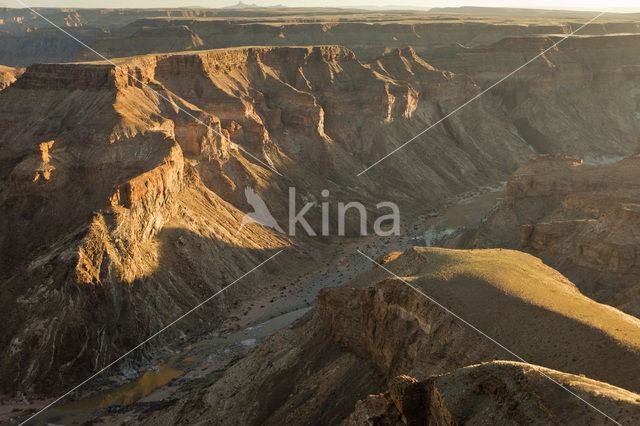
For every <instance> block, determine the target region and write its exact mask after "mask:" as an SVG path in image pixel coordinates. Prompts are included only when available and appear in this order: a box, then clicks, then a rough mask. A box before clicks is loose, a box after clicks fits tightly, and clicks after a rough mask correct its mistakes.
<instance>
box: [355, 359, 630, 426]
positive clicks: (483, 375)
mask: <svg viewBox="0 0 640 426" xmlns="http://www.w3.org/2000/svg"><path fill="white" fill-rule="evenodd" d="M549 377H551V378H552V379H553V380H555V381H556V382H558V383H560V384H562V385H563V386H565V387H567V388H570V389H571V390H572V391H573V392H576V393H578V394H579V395H580V396H581V397H583V398H585V399H587V400H588V401H589V402H590V403H592V404H594V405H595V406H597V407H599V409H601V410H602V411H604V412H605V413H606V414H607V415H609V416H611V417H612V418H614V419H616V420H617V421H620V422H621V423H622V424H635V423H637V422H638V421H639V420H640V404H638V400H639V399H640V398H639V396H638V394H637V393H633V392H629V391H626V390H624V389H621V388H616V387H615V386H611V385H607V384H606V383H602V382H598V381H595V380H591V379H588V378H585V377H584V376H576V375H573V374H566V373H561V372H559V371H556V370H551V369H548V368H544V367H539V366H532V365H529V364H523V363H517V362H507V361H492V362H489V363H485V364H481V365H474V366H470V367H465V368H462V369H459V370H455V371H453V372H451V373H447V374H443V375H441V376H434V377H430V378H429V379H427V380H424V381H418V380H416V379H414V378H412V377H409V376H398V377H397V378H395V379H394V380H393V381H392V382H391V385H390V388H389V391H387V392H385V393H383V394H379V395H370V396H368V397H367V398H366V399H365V400H362V401H359V402H358V403H357V405H356V408H355V410H354V412H353V413H352V414H351V415H350V416H349V418H348V419H347V420H346V421H345V422H344V424H345V425H354V426H355V425H363V424H384V425H424V424H429V425H440V424H533V423H536V424H538V423H539V424H562V423H565V420H564V419H565V418H566V416H567V414H568V413H569V412H570V413H571V414H570V417H571V421H572V422H575V423H579V424H608V422H607V421H606V419H605V417H603V416H601V415H600V414H599V413H597V412H596V411H595V410H591V409H588V408H587V407H586V405H585V406H584V408H585V409H580V407H578V405H579V404H582V402H581V401H579V400H578V399H577V398H576V397H575V396H573V395H571V394H570V393H568V392H566V391H565V390H563V389H561V388H560V387H559V386H558V384H556V383H553V382H552V381H551V380H549Z"/></svg>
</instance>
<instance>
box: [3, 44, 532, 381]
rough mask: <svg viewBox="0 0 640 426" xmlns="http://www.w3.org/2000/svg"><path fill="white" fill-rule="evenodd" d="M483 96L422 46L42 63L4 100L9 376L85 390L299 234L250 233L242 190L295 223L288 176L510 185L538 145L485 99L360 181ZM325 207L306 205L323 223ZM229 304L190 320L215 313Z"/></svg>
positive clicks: (408, 196)
mask: <svg viewBox="0 0 640 426" xmlns="http://www.w3.org/2000/svg"><path fill="white" fill-rule="evenodd" d="M131 76H135V78H133V77H131ZM150 88H153V90H151V89H150ZM477 90H478V88H477V86H475V85H474V83H473V82H472V81H471V80H469V79H468V78H465V77H459V76H455V75H452V74H450V73H446V72H443V71H439V70H436V69H434V68H433V67H431V66H430V65H428V64H427V63H426V62H424V61H423V60H421V59H420V58H419V57H418V56H417V55H416V54H415V52H413V51H412V50H411V49H406V50H402V51H394V52H390V53H389V54H388V55H385V56H384V57H381V58H380V60H379V62H378V65H377V70H374V69H372V67H369V66H365V65H363V64H361V63H360V62H359V61H358V60H357V59H356V58H355V55H354V54H353V52H351V51H349V50H348V49H345V48H343V47H338V46H319V47H305V48H247V49H230V50H216V51H207V52H201V53H197V54H178V55H149V56H142V57H135V58H129V59H123V60H119V61H118V67H114V66H113V65H111V64H104V63H88V64H40V65H33V66H31V67H29V68H28V69H27V71H26V72H25V74H24V75H23V76H22V77H21V78H20V79H19V80H17V81H16V82H15V83H14V84H12V85H11V86H10V87H8V88H7V89H5V90H3V91H2V93H1V94H0V130H1V131H0V134H1V136H0V182H1V184H0V200H2V203H0V205H1V207H0V217H2V221H1V222H0V253H1V255H0V259H1V262H2V263H1V274H0V276H1V279H2V281H3V284H2V285H3V288H4V289H6V291H7V295H8V296H7V297H4V298H3V300H2V309H1V311H2V313H1V314H0V320H1V321H3V323H5V324H6V325H7V332H6V333H3V336H2V345H0V346H1V347H2V348H5V349H4V350H3V351H2V353H1V354H0V357H1V359H2V360H3V363H2V365H4V366H5V367H4V369H3V370H2V371H0V377H1V378H2V380H3V381H4V382H5V383H7V386H10V387H11V388H14V387H15V388H21V389H25V390H31V389H32V386H33V385H35V384H38V385H39V387H38V388H37V389H35V390H47V391H50V390H51V389H53V388H55V387H57V386H60V387H62V386H65V385H66V384H67V383H73V382H77V378H79V377H84V376H86V373H87V372H88V371H92V370H94V369H96V368H97V367H99V366H100V365H104V364H105V363H106V362H107V361H108V360H111V359H113V358H114V356H115V355H117V354H120V353H122V352H124V351H125V350H126V349H128V348H129V347H130V346H131V344H132V343H133V342H137V341H139V340H140V339H141V338H143V337H145V336H148V335H150V334H152V332H153V331H154V330H157V329H159V328H161V326H162V324H165V323H166V322H167V320H169V319H171V318H175V317H176V316H178V314H180V313H182V312H184V311H186V310H187V309H188V308H190V307H191V306H194V305H195V304H197V302H198V301H200V300H202V299H204V298H206V296H208V295H210V294H213V293H215V292H216V291H217V290H218V289H219V288H220V287H221V286H222V285H226V284H228V282H229V281H232V279H231V278H232V277H236V276H239V275H241V274H242V273H241V271H245V270H249V269H251V268H252V267H253V266H255V265H256V264H257V263H259V261H260V260H262V259H264V258H266V257H268V255H270V254H271V253H273V252H274V251H275V250H276V249H277V248H281V247H284V246H289V245H291V244H293V242H292V241H291V240H290V239H289V238H287V237H285V236H283V235H281V234H278V233H275V232H272V231H271V230H268V229H267V228H264V227H261V226H259V225H250V229H249V231H250V232H246V233H245V232H242V233H238V228H239V221H240V220H241V219H242V217H243V215H244V213H243V212H246V211H250V207H249V206H248V204H247V202H246V200H245V195H244V190H245V188H246V187H251V188H253V189H254V191H255V192H256V193H258V194H259V195H260V196H262V197H263V199H264V200H265V201H266V202H267V204H268V205H269V206H270V207H271V208H272V213H273V214H274V217H275V218H276V220H278V221H280V223H281V225H282V224H284V223H285V221H286V219H285V218H286V215H287V204H286V200H287V199H288V186H290V185H291V184H292V182H294V183H295V186H296V187H297V190H298V198H299V200H298V201H299V202H300V203H301V204H302V201H303V200H309V199H312V200H313V199H317V197H318V194H319V193H320V191H321V190H322V189H324V188H326V187H327V185H328V184H327V181H328V180H329V181H330V182H332V185H333V186H332V187H331V193H332V197H335V198H332V200H336V199H338V200H345V199H346V200H347V201H353V200H354V195H353V194H354V193H357V197H355V198H356V199H360V200H362V201H364V202H371V203H373V205H375V202H379V201H380V199H381V197H383V199H386V198H387V197H386V196H384V194H385V191H387V192H388V191H390V190H391V188H395V187H396V185H399V187H401V188H403V189H402V190H396V191H395V194H396V199H395V201H398V202H400V203H402V202H405V203H407V205H410V204H409V201H411V202H412V203H415V200H416V191H419V198H422V199H428V200H431V201H430V202H431V203H434V204H435V203H437V202H438V199H441V198H444V197H446V196H448V195H449V194H451V193H452V192H457V191H460V190H463V189H466V188H468V187H471V186H473V185H475V184H476V183H477V182H485V181H490V180H495V179H499V178H501V177H502V176H504V175H505V174H506V173H507V172H508V171H509V170H511V169H513V168H515V166H516V165H517V164H519V163H521V162H522V161H524V160H525V159H526V158H528V152H527V150H526V148H525V147H523V146H522V144H521V143H520V142H519V141H517V139H515V138H514V137H513V136H512V135H511V134H510V133H509V132H508V130H504V129H503V127H502V126H501V125H500V122H499V119H497V118H494V117H493V116H492V115H491V113H490V112H491V110H490V109H487V110H485V107H484V106H483V105H482V104H476V105H475V106H473V107H470V108H469V109H468V110H466V111H465V112H464V113H462V114H461V115H460V116H459V117H458V118H457V120H456V122H455V123H453V124H452V126H451V127H448V128H447V129H440V130H435V129H434V130H435V131H434V132H432V134H430V135H429V136H428V137H426V138H425V141H426V142H429V143H431V144H433V145H434V146H437V147H439V148H438V149H437V150H434V151H433V152H432V153H431V154H429V155H428V156H424V155H417V154H416V153H418V152H422V149H423V148H422V147H419V146H417V147H414V148H412V149H407V150H406V151H405V150H403V151H402V152H401V153H399V154H398V157H397V158H396V159H394V161H393V162H389V163H388V164H386V165H381V166H380V168H379V169H378V170H376V171H375V172H373V173H371V174H370V175H369V176H366V177H363V178H358V177H356V173H357V172H358V171H359V170H361V169H362V164H369V163H371V162H373V161H374V160H377V159H378V158H379V157H380V156H381V155H383V153H386V151H387V149H389V140H394V141H396V143H397V144H399V143H401V142H403V141H404V140H406V139H408V138H409V137H410V136H412V135H414V134H415V133H417V132H418V131H419V130H421V129H422V128H423V126H424V123H425V122H433V121H435V120H437V119H438V118H439V117H441V115H442V113H443V110H446V109H447V108H450V107H451V106H452V105H457V104H458V103H459V102H460V101H462V100H463V99H466V98H467V97H468V96H470V95H472V94H473V93H476V92H477ZM178 106H179V107H180V108H178ZM346 117H349V119H345V118H346ZM202 123H205V124H207V126H204V125H202ZM478 123H481V124H478ZM472 129H473V132H472ZM452 132H453V133H452ZM456 135H457V136H456ZM463 135H466V137H464V138H460V137H461V136H463ZM498 151H499V152H503V153H504V152H507V153H508V154H506V155H504V154H503V155H500V156H496V155H493V154H492V152H498ZM247 152H249V153H251V155H249V154H247ZM256 158H257V159H256ZM309 164H314V165H315V167H313V168H310V167H309ZM267 166H269V167H271V168H277V169H278V170H280V171H281V172H282V174H283V175H284V176H285V177H283V178H280V177H279V176H278V175H276V174H275V173H274V172H273V171H272V170H271V169H270V168H269V167H267ZM454 170H465V173H464V174H457V173H453V171H454ZM381 176H385V179H384V180H380V177H381ZM427 183H428V185H427ZM334 187H335V188H334ZM353 188H358V191H353ZM385 188H386V189H385ZM314 197H315V198H314ZM421 204H422V206H421V207H424V204H423V203H421ZM318 213H319V212H318V211H314V212H312V213H311V214H310V218H311V220H312V223H313V224H314V225H315V224H317V222H318V216H319V214H318ZM314 217H315V219H314ZM316 229H318V227H317V226H316ZM296 243H298V244H300V243H301V240H298V241H297V242H296ZM301 258H306V257H305V255H304V254H300V255H299V256H298V255H296V256H289V257H287V259H284V261H283V262H279V261H277V262H276V263H275V265H276V266H274V268H275V269H276V270H277V268H278V267H279V266H277V265H280V264H281V263H282V264H289V263H290V262H292V264H294V265H299V264H300V259H301ZM238 291H240V290H238ZM240 293H242V291H240ZM242 294H243V297H245V296H246V297H247V298H251V297H255V296H250V295H248V294H244V293H242ZM238 297H240V296H238ZM225 303H226V302H224V299H221V302H220V303H219V304H217V305H213V306H211V307H210V308H209V309H208V310H206V309H205V310H203V311H202V313H200V314H199V315H194V317H193V318H192V319H190V320H189V321H186V322H185V324H184V326H183V327H184V328H183V329H184V330H199V329H201V327H202V326H201V325H200V324H201V321H203V320H204V319H205V318H209V319H210V318H214V322H216V321H217V318H219V316H220V315H223V314H225V313H227V312H228V309H229V307H228V305H226V304H225ZM96 307H98V308H97V309H96ZM52 312H56V314H55V315H53V314H52ZM176 333H178V331H177V330H176ZM167 338H171V335H167ZM158 343H159V344H161V343H162V341H159V342H158ZM33 353H37V354H39V355H37V356H32V354H33ZM26 354H29V355H28V356H27V355H26ZM16 365H17V366H19V367H20V368H19V371H20V372H21V376H19V377H18V376H16V374H15V371H16V370H15V366H16ZM12 366H13V367H12Z"/></svg>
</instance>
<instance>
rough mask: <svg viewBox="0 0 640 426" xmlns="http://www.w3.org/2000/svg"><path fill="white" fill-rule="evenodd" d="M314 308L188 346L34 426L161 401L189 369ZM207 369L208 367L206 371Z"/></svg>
mask: <svg viewBox="0 0 640 426" xmlns="http://www.w3.org/2000/svg"><path fill="white" fill-rule="evenodd" d="M309 309H310V308H303V309H298V310H296V311H292V312H288V313H286V314H283V315H279V316H277V317H275V318H272V319H270V320H268V321H265V322H263V323H261V324H257V325H255V326H252V327H248V328H246V329H244V330H239V331H236V332H234V333H230V334H227V335H222V336H217V337H213V338H210V339H204V340H201V341H199V342H198V343H196V344H194V345H193V346H188V347H187V348H185V350H184V351H183V352H181V353H179V354H176V355H174V356H172V357H171V358H170V359H168V360H166V361H165V362H163V363H159V364H157V365H155V366H154V367H153V368H152V369H150V370H148V371H145V372H144V373H142V374H141V375H140V376H139V377H138V378H136V379H135V380H133V381H131V382H129V383H125V384H123V385H121V386H118V387H115V388H114V389H110V390H108V391H105V392H101V393H99V394H97V395H95V396H92V397H89V398H85V399H81V400H78V401H74V402H71V403H68V404H65V405H62V406H60V407H54V408H51V409H49V410H47V411H45V412H44V413H42V414H41V415H39V416H38V417H36V418H35V419H34V420H33V422H32V423H31V424H34V425H52V424H53V425H80V424H83V423H85V422H87V421H89V420H91V419H93V418H95V415H94V410H95V409H97V408H104V407H109V406H113V405H122V406H124V405H130V404H133V403H135V402H138V401H140V400H143V399H144V400H154V399H155V400H158V399H163V397H166V396H167V395H162V396H161V397H160V398H154V397H153V394H154V392H157V391H159V390H160V388H162V387H164V386H166V385H167V384H169V383H170V382H171V381H172V380H174V379H177V378H180V377H181V376H183V375H184V373H185V371H186V370H193V369H195V368H196V367H206V364H207V363H211V362H212V361H216V360H217V358H218V357H216V356H213V357H212V354H221V353H223V354H224V353H225V352H226V353H232V352H233V351H231V350H230V349H231V348H233V347H234V346H237V345H240V346H244V347H251V346H253V345H255V344H256V343H257V342H258V341H260V340H262V339H264V338H266V337H268V336H269V335H271V334H273V333H275V332H276V331H278V330H281V329H282V328H284V327H286V326H288V325H290V324H291V323H293V322H294V321H296V320H297V319H299V318H300V317H302V316H303V315H304V314H305V313H306V312H307V311H308V310H309ZM204 369H205V370H206V368H204Z"/></svg>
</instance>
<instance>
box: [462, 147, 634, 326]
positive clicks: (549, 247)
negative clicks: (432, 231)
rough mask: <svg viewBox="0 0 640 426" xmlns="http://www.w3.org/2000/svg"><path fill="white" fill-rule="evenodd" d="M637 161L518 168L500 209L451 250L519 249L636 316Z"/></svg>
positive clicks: (548, 160)
mask: <svg viewBox="0 0 640 426" xmlns="http://www.w3.org/2000/svg"><path fill="white" fill-rule="evenodd" d="M639 173H640V157H638V156H637V155H635V156H632V157H630V158H627V159H624V160H622V161H619V162H617V163H614V164H609V165H601V166H593V165H587V164H584V163H583V162H582V161H581V160H578V159H575V158H569V157H556V156H541V157H536V158H535V159H534V160H531V161H530V162H529V163H528V164H526V165H525V166H523V167H522V168H520V169H518V171H517V172H516V173H515V174H514V175H513V176H512V177H511V179H510V180H509V182H508V184H507V190H506V194H505V200H504V203H503V204H502V205H501V206H500V207H499V209H498V210H497V211H495V212H494V213H493V214H492V216H490V217H489V218H488V219H487V221H486V223H484V224H483V226H482V227H481V228H480V229H478V230H477V231H472V232H470V233H468V234H467V235H464V236H463V237H461V239H460V240H459V241H456V242H455V243H454V244H456V245H458V246H466V247H507V248H522V249H523V250H526V251H529V252H531V253H534V254H535V255H536V256H539V257H540V258H542V259H543V260H544V261H545V262H546V263H547V264H549V265H551V266H553V267H556V268H557V269H559V270H560V271H561V272H563V273H565V274H566V275H568V276H569V277H570V278H571V279H572V280H573V281H574V282H575V283H576V284H578V285H579V286H580V288H581V289H582V290H583V291H584V292H585V293H587V294H588V295H590V296H591V297H594V298H596V299H597V300H599V301H602V302H604V303H609V304H613V305H614V306H617V307H620V308H621V309H623V310H625V311H626V312H629V313H632V314H634V315H640V310H639V307H640V305H639V303H640V302H639V300H638V296H637V294H638V289H639V288H638V279H637V277H638V273H640V270H639V269H638V265H639V264H640V262H639V259H640V258H639V257H638V253H637V251H638V250H637V247H638V245H639V244H640V239H639V238H640V237H639V234H638V232H637V228H638V224H639V223H640V222H639V219H640V215H639V213H638V212H639V211H640V209H639V207H638V206H639V204H638V203H639V202H640V183H639V182H640V175H639Z"/></svg>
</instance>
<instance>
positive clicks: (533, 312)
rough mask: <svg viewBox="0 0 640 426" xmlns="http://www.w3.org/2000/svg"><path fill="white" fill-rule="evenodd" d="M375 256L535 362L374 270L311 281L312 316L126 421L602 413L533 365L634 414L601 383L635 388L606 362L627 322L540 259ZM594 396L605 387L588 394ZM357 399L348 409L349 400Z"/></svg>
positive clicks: (422, 252) (629, 396) (355, 420)
mask: <svg viewBox="0 0 640 426" xmlns="http://www.w3.org/2000/svg"><path fill="white" fill-rule="evenodd" d="M378 262H380V263H381V264H382V265H383V266H384V267H385V268H387V269H389V270H391V271H394V272H396V273H398V274H401V275H402V276H403V278H404V279H405V280H406V281H407V282H409V283H411V285H413V286H415V287H416V288H417V289H419V290H420V291H422V292H424V293H425V294H427V295H428V296H429V297H432V298H433V299H434V300H437V301H438V303H442V304H443V305H445V306H446V307H447V308H448V309H451V310H452V311H453V312H455V313H456V314H458V315H460V316H461V317H463V318H464V319H465V320H467V321H469V322H470V323H472V324H473V325H474V326H476V327H478V328H479V329H480V330H482V331H483V332H486V333H488V334H489V335H490V336H491V337H492V338H494V339H496V340H497V341H499V342H500V343H501V344H503V345H505V346H506V347H508V348H509V349H510V350H512V351H514V352H515V353H517V354H518V355H519V356H522V357H523V358H524V359H527V361H531V362H533V363H534V364H537V365H541V366H544V367H547V368H540V367H536V366H533V365H531V364H523V363H514V362H505V361H499V362H496V361H494V360H496V359H510V358H511V355H510V354H508V353H506V352H504V351H503V350H502V349H501V348H500V347H498V346H497V345H495V344H494V343H492V342H491V341H489V340H488V339H486V338H485V337H483V336H481V335H480V334H478V333H477V332H476V331H474V330H472V329H471V328H469V327H468V326H467V325H465V324H463V323H461V322H460V321H458V320H456V319H455V318H454V317H453V316H451V315H450V314H449V313H447V312H445V311H444V310H443V309H442V308H441V307H439V306H437V305H436V304H435V303H432V302H431V301H429V300H427V298H425V297H423V296H421V295H419V294H418V293H417V292H416V291H414V290H413V289H411V288H409V286H407V285H406V284H404V283H403V282H401V281H400V280H399V279H393V278H391V279H390V278H389V274H388V272H386V271H384V270H382V268H381V267H374V268H373V270H371V271H369V272H366V273H364V274H362V275H360V276H359V277H358V278H356V279H355V280H353V281H351V282H349V283H347V284H345V285H344V286H342V287H339V288H327V289H324V290H323V291H322V292H321V294H320V296H319V300H318V308H317V313H313V312H310V313H308V314H307V316H306V317H305V318H302V319H301V320H300V321H299V322H298V323H297V324H294V325H293V326H292V328H291V329H290V330H284V331H281V332H279V333H277V334H275V335H273V336H272V337H270V338H269V339H268V340H267V341H266V342H265V343H264V344H262V345H260V346H259V347H257V348H256V350H255V351H254V352H252V353H251V354H249V355H248V356H247V357H246V358H243V359H242V360H240V361H239V362H238V363H236V364H235V365H233V366H231V367H230V368H229V369H228V370H226V371H225V372H224V373H221V374H220V375H213V376H211V377H210V378H209V379H208V383H205V384H204V385H203V386H201V387H199V389H198V390H197V391H195V392H194V394H193V395H192V396H191V397H189V398H186V399H185V400H182V401H179V402H177V403H176V404H175V405H172V406H170V407H158V408H157V409H150V410H148V411H147V412H145V413H143V414H142V415H140V416H138V417H137V418H136V419H135V421H136V422H137V423H146V424H156V423H159V422H165V421H170V422H173V423H178V424H182V423H193V422H202V423H217V422H221V421H222V422H224V419H240V421H241V422H242V423H244V424H258V423H261V424H282V423H285V422H286V423H291V424H321V423H323V422H325V423H326V420H327V419H330V420H331V421H332V422H341V421H343V420H347V423H346V424H362V422H365V423H366V421H367V419H369V420H371V421H373V420H374V419H378V420H380V421H381V420H382V419H384V420H387V421H388V422H389V423H384V424H402V422H403V421H405V422H406V421H407V420H411V422H409V423H407V424H425V419H427V418H428V419H429V420H431V422H430V424H451V423H455V422H456V421H459V422H460V423H463V422H465V421H472V419H476V418H478V417H476V416H482V418H485V419H486V418H493V419H495V420H496V421H506V419H514V418H520V419H526V418H537V417H535V416H537V415H539V414H540V411H539V410H542V411H544V413H545V414H544V417H545V418H551V419H555V420H556V421H559V422H563V421H565V420H564V419H565V418H584V419H590V421H595V422H600V421H602V419H601V418H600V417H598V416H599V414H598V413H596V412H593V411H591V409H590V408H589V407H588V406H585V405H583V404H581V403H580V401H578V400H573V398H575V397H574V396H572V395H570V394H568V393H566V391H564V390H562V389H560V388H559V387H557V384H555V383H553V382H551V381H549V379H548V378H547V377H545V376H544V375H543V374H546V375H548V376H551V377H553V378H554V379H556V380H558V382H560V383H563V384H569V383H570V387H571V389H572V390H573V391H575V392H578V393H579V394H580V395H582V396H583V397H586V398H589V400H590V401H592V402H593V403H594V404H596V403H597V404H598V406H599V407H600V408H602V409H604V408H605V407H606V408H607V411H610V412H611V414H612V415H614V416H616V417H618V416H620V417H619V418H627V416H629V417H628V418H629V419H632V418H637V416H638V404H637V397H636V394H635V393H632V392H629V391H626V390H623V389H621V388H618V387H615V386H612V385H609V384H607V383H612V384H614V385H617V386H621V387H625V388H627V389H630V390H635V391H637V390H638V389H640V382H638V380H637V378H636V375H635V374H631V373H630V372H628V371H620V370H619V369H618V368H617V364H616V365H614V363H610V362H606V360H610V359H618V360H623V359H624V360H625V361H621V362H624V365H626V366H633V365H636V364H637V361H634V360H637V358H638V356H639V355H640V324H639V322H638V320H637V319H635V318H633V317H631V316H629V315H626V314H623V313H622V312H620V311H618V310H616V309H611V308H610V307H607V306H604V305H600V304H598V303H595V302H593V301H592V300H590V299H588V298H586V297H585V296H583V295H582V294H580V293H579V292H578V290H577V289H576V287H575V286H574V285H573V284H572V283H571V282H569V281H568V280H567V279H566V278H564V277H563V276H562V275H560V274H559V273H557V272H556V271H554V270H553V269H551V268H549V267H547V266H545V265H543V264H542V262H540V260H538V259H536V258H534V257H533V256H530V255H527V254H524V253H520V252H514V251H509V250H478V251H466V250H460V251H458V250H443V249H434V248H413V249H409V250H407V251H406V252H404V253H392V254H390V255H388V256H385V257H384V258H381V259H378ZM611 357H614V358H611ZM480 363H482V365H475V364H480ZM467 365H473V366H471V367H467V368H463V367H466V366H467ZM458 369H460V370H458ZM552 369H553V370H552ZM558 370H559V371H558ZM561 371H562V372H561ZM565 372H572V373H573V374H575V375H572V374H567V373H565ZM578 375H583V377H580V376H578ZM584 375H586V376H588V377H591V378H592V379H587V378H585V377H584ZM593 378H597V379H598V381H596V380H593ZM604 382H607V383H604ZM383 389H389V392H386V393H382V390H383ZM507 390H510V391H513V393H511V392H509V391H507ZM598 393H604V394H606V395H607V396H604V397H603V398H602V399H600V398H597V399H593V400H592V399H591V397H592V396H594V397H595V395H596V394H598ZM371 394H379V395H376V396H374V395H371ZM358 399H359V400H362V401H361V402H358V403H357V404H356V405H355V409H354V405H351V407H349V406H348V405H349V404H353V401H354V400H358ZM507 401H509V402H507ZM510 401H514V402H513V403H511V402H510ZM515 401H518V403H516V402H515ZM596 401H597V402H596ZM600 404H603V405H602V406H601V405H600ZM543 407H544V408H543ZM627 409H628V410H629V411H626V410H627ZM403 416H404V420H403ZM574 416H575V417H574ZM499 419H500V420H499ZM440 422H442V423H440Z"/></svg>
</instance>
